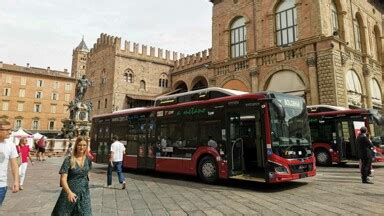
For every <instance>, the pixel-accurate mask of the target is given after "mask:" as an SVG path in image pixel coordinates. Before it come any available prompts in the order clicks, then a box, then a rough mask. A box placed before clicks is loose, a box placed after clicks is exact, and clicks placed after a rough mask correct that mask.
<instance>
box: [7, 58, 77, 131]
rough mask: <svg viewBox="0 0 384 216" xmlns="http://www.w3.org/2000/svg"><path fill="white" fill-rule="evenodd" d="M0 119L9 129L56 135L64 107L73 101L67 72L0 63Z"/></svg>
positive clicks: (70, 81)
mask: <svg viewBox="0 0 384 216" xmlns="http://www.w3.org/2000/svg"><path fill="white" fill-rule="evenodd" d="M0 81H1V85H0V86H1V91H2V94H1V96H0V103H1V106H0V118H6V119H7V120H8V121H9V122H10V123H11V125H12V128H13V129H15V130H16V129H18V128H23V129H26V130H28V131H30V132H40V133H42V134H45V135H47V136H55V135H57V134H58V133H59V132H60V130H61V127H62V122H61V120H62V119H64V118H67V117H68V112H67V105H68V103H69V101H70V100H72V99H73V98H74V94H75V84H76V80H75V79H74V78H72V77H70V75H69V73H68V71H66V70H64V71H56V70H51V69H50V68H49V67H48V68H47V69H42V68H36V67H30V66H29V64H27V66H26V67H23V66H18V65H10V64H5V63H2V62H0Z"/></svg>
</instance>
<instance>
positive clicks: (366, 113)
mask: <svg viewBox="0 0 384 216" xmlns="http://www.w3.org/2000/svg"><path fill="white" fill-rule="evenodd" d="M308 113H309V114H308V115H309V125H310V128H311V138H312V145H313V149H314V152H315V157H316V162H317V165H323V166H329V165H331V164H332V163H345V162H347V161H348V160H358V146H357V143H356V137H357V135H358V134H359V132H360V128H361V127H362V126H365V127H367V128H368V132H369V134H370V137H371V139H372V141H373V143H374V145H375V149H374V152H375V160H374V161H376V162H382V161H384V156H383V153H384V152H383V147H384V146H383V145H382V142H383V139H384V126H383V125H384V121H383V118H382V116H381V115H380V114H379V113H378V112H377V111H375V110H368V109H348V108H342V107H335V106H328V105H313V106H308Z"/></svg>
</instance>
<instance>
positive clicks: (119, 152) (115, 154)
mask: <svg viewBox="0 0 384 216" xmlns="http://www.w3.org/2000/svg"><path fill="white" fill-rule="evenodd" d="M112 141H113V143H112V145H111V155H110V158H109V163H108V171H107V185H108V187H110V186H111V185H112V172H113V170H115V171H116V172H117V176H118V177H119V183H120V184H122V189H125V187H126V182H125V177H124V175H123V156H124V152H125V147H124V144H123V143H121V142H119V137H118V136H117V135H114V136H113V137H112Z"/></svg>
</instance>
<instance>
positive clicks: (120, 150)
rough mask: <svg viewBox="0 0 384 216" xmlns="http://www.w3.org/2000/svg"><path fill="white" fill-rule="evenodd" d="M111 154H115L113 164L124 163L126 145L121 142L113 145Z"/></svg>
mask: <svg viewBox="0 0 384 216" xmlns="http://www.w3.org/2000/svg"><path fill="white" fill-rule="evenodd" d="M111 152H113V158H112V161H113V162H118V161H123V154H124V152H125V147H124V144H123V143H121V142H119V141H115V142H114V143H112V145H111Z"/></svg>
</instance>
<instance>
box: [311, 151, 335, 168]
mask: <svg viewBox="0 0 384 216" xmlns="http://www.w3.org/2000/svg"><path fill="white" fill-rule="evenodd" d="M315 156H316V164H317V165H319V166H330V165H331V163H332V160H331V155H330V154H329V152H327V151H326V150H324V149H320V150H318V151H316V152H315Z"/></svg>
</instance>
